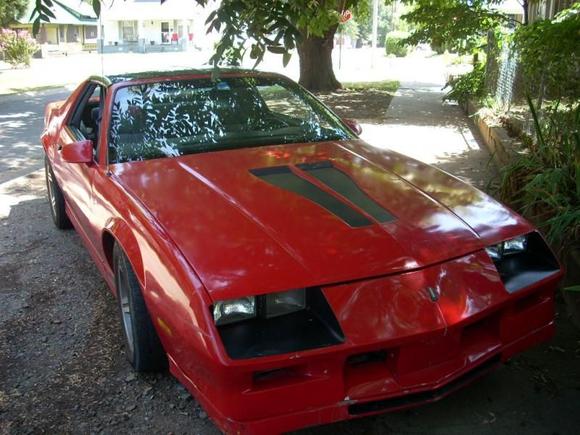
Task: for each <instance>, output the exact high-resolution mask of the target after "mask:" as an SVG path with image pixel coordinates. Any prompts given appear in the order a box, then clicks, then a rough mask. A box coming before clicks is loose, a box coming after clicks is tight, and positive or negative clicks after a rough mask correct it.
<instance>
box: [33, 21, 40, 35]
mask: <svg viewBox="0 0 580 435" xmlns="http://www.w3.org/2000/svg"><path fill="white" fill-rule="evenodd" d="M39 30H40V16H38V17H37V18H36V20H34V23H32V35H33V36H36V35H38V31H39Z"/></svg>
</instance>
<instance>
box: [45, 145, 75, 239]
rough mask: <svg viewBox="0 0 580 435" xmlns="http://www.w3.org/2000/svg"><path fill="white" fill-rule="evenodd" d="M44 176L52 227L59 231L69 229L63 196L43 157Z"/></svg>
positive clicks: (46, 160) (47, 162)
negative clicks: (52, 222) (54, 226)
mask: <svg viewBox="0 0 580 435" xmlns="http://www.w3.org/2000/svg"><path fill="white" fill-rule="evenodd" d="M44 174H45V177H46V191H47V193H48V204H49V205H50V214H51V215H52V220H53V221H54V225H56V227H57V228H58V229H60V230H65V229H67V228H70V227H71V223H70V220H69V218H68V216H67V215H66V211H65V205H64V196H63V195H62V190H60V187H59V185H58V183H57V182H56V179H55V178H54V172H53V171H52V168H51V167H50V162H49V161H48V157H46V156H45V157H44Z"/></svg>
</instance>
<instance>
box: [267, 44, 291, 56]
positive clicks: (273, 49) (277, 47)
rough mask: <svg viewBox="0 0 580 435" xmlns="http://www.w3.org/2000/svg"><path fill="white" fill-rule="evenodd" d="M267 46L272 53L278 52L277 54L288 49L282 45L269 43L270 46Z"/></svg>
mask: <svg viewBox="0 0 580 435" xmlns="http://www.w3.org/2000/svg"><path fill="white" fill-rule="evenodd" d="M266 48H267V49H268V51H269V52H271V53H276V54H284V53H286V49H285V48H284V47H282V46H280V45H268V47H266Z"/></svg>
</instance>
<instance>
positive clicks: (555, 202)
mask: <svg viewBox="0 0 580 435" xmlns="http://www.w3.org/2000/svg"><path fill="white" fill-rule="evenodd" d="M528 104H529V106H530V110H531V112H532V116H533V119H534V127H535V139H534V140H529V141H528V144H527V146H526V149H525V150H524V151H525V152H524V153H521V154H520V155H519V156H518V157H517V158H516V159H515V160H514V161H513V162H512V163H511V164H510V165H509V166H507V167H506V168H505V169H504V170H503V172H502V180H501V189H500V195H501V198H502V199H503V200H504V201H506V202H508V203H509V204H511V205H512V206H513V207H514V208H515V209H516V210H518V211H519V212H520V213H522V214H523V215H524V216H526V217H527V218H528V219H530V220H531V221H533V222H534V223H535V224H536V225H538V226H539V227H540V228H542V229H543V230H544V231H545V233H546V236H547V239H548V241H549V242H550V243H551V244H552V245H553V246H556V247H559V248H561V249H563V250H564V252H565V250H566V249H567V248H568V247H570V246H572V245H575V244H578V243H579V242H580V104H578V103H574V104H572V105H568V106H565V107H563V108H562V107H560V105H559V104H555V105H553V106H551V107H549V108H547V109H546V110H545V111H544V113H543V116H542V118H541V119H540V118H539V117H538V114H537V113H536V108H535V107H534V105H533V104H532V102H531V100H530V99H529V98H528Z"/></svg>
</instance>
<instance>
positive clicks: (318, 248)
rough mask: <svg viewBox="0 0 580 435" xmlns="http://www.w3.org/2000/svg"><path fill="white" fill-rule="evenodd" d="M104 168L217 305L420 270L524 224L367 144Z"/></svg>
mask: <svg viewBox="0 0 580 435" xmlns="http://www.w3.org/2000/svg"><path fill="white" fill-rule="evenodd" d="M321 167H322V168H334V169H335V170H338V171H340V173H339V179H340V180H342V181H340V180H339V184H340V182H342V185H338V186H337V185H336V183H334V182H332V183H331V184H325V183H324V182H322V181H321V180H320V179H319V178H317V177H316V176H315V175H316V173H315V172H312V169H313V168H314V169H316V168H321ZM111 171H112V173H113V176H114V178H115V179H116V180H118V182H119V183H120V184H121V185H122V186H123V187H124V188H125V189H126V190H127V191H128V193H129V194H131V195H133V196H134V197H135V198H136V199H138V200H139V201H140V202H141V203H142V204H143V205H144V206H145V207H146V208H147V209H148V210H149V211H150V213H151V214H152V215H153V216H154V217H155V218H156V219H157V221H158V223H159V224H160V225H162V226H163V227H164V229H165V231H166V232H167V233H168V234H169V236H170V237H171V238H172V239H173V241H174V243H175V244H176V245H177V247H178V248H179V249H180V251H181V252H182V253H183V255H184V256H185V258H186V259H187V260H188V262H189V263H190V264H191V266H192V267H193V269H194V270H195V272H196V273H197V274H198V275H199V277H200V279H201V280H202V282H203V283H204V285H205V287H206V288H207V290H208V291H209V293H210V295H211V296H212V298H213V299H214V300H221V299H230V298H236V297H240V296H242V295H252V294H263V293H269V292H272V291H280V290H287V289H293V288H301V287H306V286H313V285H325V284H332V283H339V282H345V281H351V280H357V279H361V278H367V277H372V276H382V275H388V274H394V273H399V272H403V271H409V270H414V269H419V268H423V267H426V266H428V265H432V264H435V263H439V262H442V261H445V260H448V259H451V258H458V257H461V256H463V255H466V254H468V253H470V252H474V251H477V250H479V249H482V248H483V247H484V246H485V245H486V244H487V243H488V242H489V240H494V239H498V238H505V237H506V235H510V234H516V233H522V232H523V231H525V230H526V228H527V227H526V225H527V224H526V223H525V222H524V221H523V220H521V218H519V217H518V216H517V215H515V214H514V213H512V212H510V211H509V210H507V209H506V208H505V207H503V206H501V205H500V204H498V203H497V202H495V201H493V200H492V199H491V198H489V197H488V196H486V195H484V194H483V193H481V192H480V191H478V190H476V189H474V188H472V187H470V186H468V185H466V184H464V183H462V182H460V181H459V180H457V179H455V178H453V177H451V176H449V175H447V174H445V173H444V172H441V171H439V170H437V169H435V168H432V167H430V166H428V165H423V164H420V163H418V162H416V161H414V160H412V159H408V158H406V157H403V156H401V155H400V154H397V153H393V152H390V151H384V150H382V151H378V150H376V149H374V148H372V147H370V146H369V145H367V144H365V143H364V142H362V141H341V142H320V143H309V144H292V145H278V146H268V147H258V148H245V149H238V150H228V151H219V152H210V153H202V154H194V155H186V156H181V157H176V158H163V159H156V160H148V161H142V162H131V163H122V164H115V165H111ZM281 173H282V174H285V175H284V176H283V177H282V179H281V180H282V181H280V178H279V177H278V178H276V177H277V174H278V175H279V174H281ZM272 174H273V175H272ZM340 174H342V175H340ZM335 175H336V174H335ZM284 177H286V178H284ZM335 181H336V180H335ZM305 183H306V184H305ZM344 183H346V184H347V185H348V186H347V187H349V189H350V190H349V189H347V191H346V192H345V191H344V189H342V188H344ZM296 186H298V188H297V187H296ZM312 186H314V190H312V189H313V188H312ZM353 186H354V187H353ZM304 187H306V190H304V189H302V188H304ZM321 191H322V192H323V193H322V194H320V192H321ZM312 192H314V195H313V194H312ZM317 195H319V196H320V195H322V198H323V199H322V200H321V199H320V197H318V196H317ZM329 196H330V197H331V198H330V199H329ZM361 196H362V197H364V198H366V200H365V199H363V200H362V202H361V201H360V198H361ZM325 201H326V202H325ZM369 201H370V202H369ZM329 202H330V203H331V206H329V205H328V204H329ZM361 204H362V206H361ZM369 204H370V205H369ZM373 204H374V205H373ZM337 207H338V208H339V210H338V211H337V210H336V208H337ZM345 213H346V215H345ZM345 216H347V217H348V216H350V217H352V216H354V217H355V218H354V220H352V219H350V218H349V219H347V218H345ZM357 219H358V220H357ZM489 221H493V222H494V223H495V225H493V224H490V222H489ZM494 228H495V230H494Z"/></svg>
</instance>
